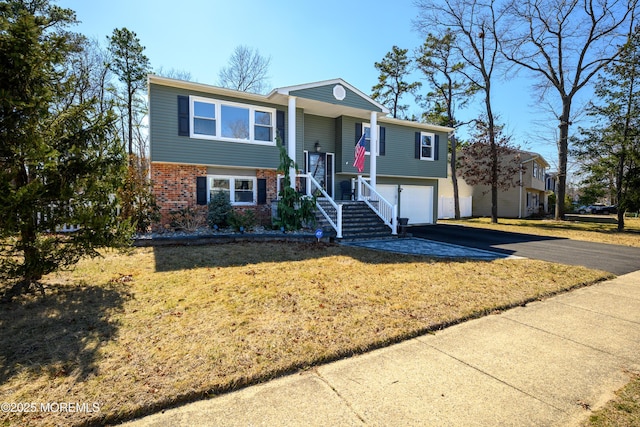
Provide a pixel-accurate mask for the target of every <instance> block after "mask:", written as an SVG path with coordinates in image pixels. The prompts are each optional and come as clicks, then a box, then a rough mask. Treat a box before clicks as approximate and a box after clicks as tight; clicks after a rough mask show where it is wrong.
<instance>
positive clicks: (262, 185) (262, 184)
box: [258, 178, 267, 205]
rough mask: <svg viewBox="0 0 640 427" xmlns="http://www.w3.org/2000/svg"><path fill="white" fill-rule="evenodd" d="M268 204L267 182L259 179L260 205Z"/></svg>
mask: <svg viewBox="0 0 640 427" xmlns="http://www.w3.org/2000/svg"><path fill="white" fill-rule="evenodd" d="M266 203H267V180H266V179H265V178H258V204H259V205H264V204H266Z"/></svg>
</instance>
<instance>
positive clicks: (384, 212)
mask: <svg viewBox="0 0 640 427" xmlns="http://www.w3.org/2000/svg"><path fill="white" fill-rule="evenodd" d="M358 200H360V201H364V202H365V203H366V204H367V206H369V207H370V208H371V209H372V210H373V211H374V212H375V213H376V215H378V216H379V217H380V218H381V219H382V221H384V223H385V224H386V225H387V226H389V227H390V228H391V234H393V235H397V234H398V205H393V204H391V203H389V202H388V201H387V200H386V199H385V198H384V197H382V196H381V195H380V193H378V192H377V191H376V190H375V188H373V187H372V186H371V184H369V183H368V182H367V181H365V180H364V179H363V178H362V176H361V175H358Z"/></svg>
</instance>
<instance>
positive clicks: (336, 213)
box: [301, 174, 342, 239]
mask: <svg viewBox="0 0 640 427" xmlns="http://www.w3.org/2000/svg"><path fill="white" fill-rule="evenodd" d="M303 176H304V177H306V179H307V185H306V187H307V195H308V196H311V195H313V194H314V193H315V192H316V191H319V192H320V194H322V196H323V197H324V198H325V199H326V201H327V202H329V204H330V206H331V208H330V209H329V210H330V211H331V212H327V210H326V209H325V207H323V206H322V205H321V204H320V203H319V202H318V201H316V207H317V208H318V210H319V211H320V213H322V215H323V216H324V217H325V218H326V219H327V221H328V222H329V224H331V227H333V229H334V230H336V238H338V239H342V205H341V204H338V203H336V202H335V201H334V200H333V199H332V198H331V196H329V194H328V193H327V192H326V191H325V190H324V189H323V188H322V186H321V185H320V184H319V183H318V181H316V180H315V178H313V177H312V176H311V175H310V174H306V175H301V177H303Z"/></svg>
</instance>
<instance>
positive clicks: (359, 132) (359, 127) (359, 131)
mask: <svg viewBox="0 0 640 427" xmlns="http://www.w3.org/2000/svg"><path fill="white" fill-rule="evenodd" d="M361 136H362V123H356V140H355V142H354V143H353V145H356V144H357V143H358V141H360V137H361Z"/></svg>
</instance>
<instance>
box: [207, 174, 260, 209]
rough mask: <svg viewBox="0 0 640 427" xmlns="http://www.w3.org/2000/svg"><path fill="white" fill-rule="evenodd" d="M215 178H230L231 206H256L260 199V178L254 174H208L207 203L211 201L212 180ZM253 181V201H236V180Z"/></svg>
mask: <svg viewBox="0 0 640 427" xmlns="http://www.w3.org/2000/svg"><path fill="white" fill-rule="evenodd" d="M214 179H228V180H229V199H230V200H229V201H230V202H231V206H255V205H256V204H257V201H258V179H257V178H256V177H253V176H236V175H207V203H208V202H210V201H211V181H213V180H214ZM236 179H239V180H243V181H253V201H252V202H236V201H235V192H236V185H235V184H236V183H235V180H236Z"/></svg>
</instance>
